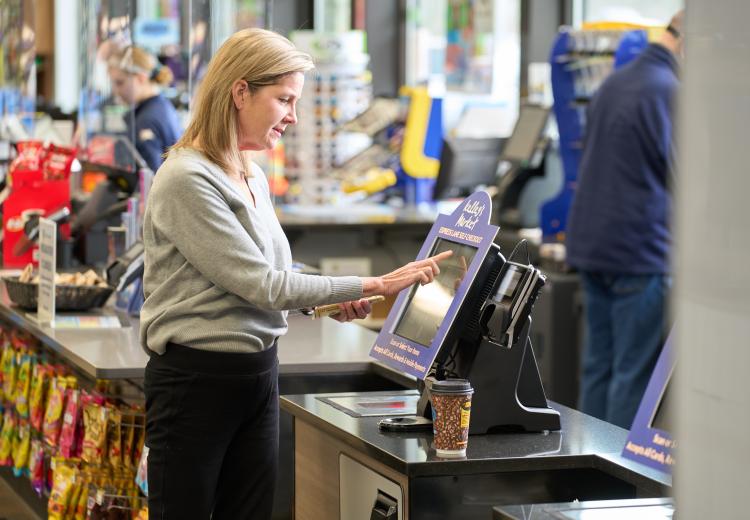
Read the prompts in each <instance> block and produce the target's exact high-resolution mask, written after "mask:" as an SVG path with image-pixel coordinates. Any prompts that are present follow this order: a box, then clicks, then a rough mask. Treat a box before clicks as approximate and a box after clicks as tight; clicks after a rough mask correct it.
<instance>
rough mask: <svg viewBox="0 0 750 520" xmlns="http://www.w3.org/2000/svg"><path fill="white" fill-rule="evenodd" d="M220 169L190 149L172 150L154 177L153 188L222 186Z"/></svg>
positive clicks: (222, 175)
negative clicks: (168, 186) (180, 185)
mask: <svg viewBox="0 0 750 520" xmlns="http://www.w3.org/2000/svg"><path fill="white" fill-rule="evenodd" d="M223 177H224V174H223V172H222V171H221V169H220V168H219V167H218V166H217V165H216V164H214V163H213V162H211V161H210V160H209V159H208V158H207V157H206V156H204V155H203V154H202V153H200V152H199V151H197V150H194V149H192V148H173V149H172V150H170V151H169V154H168V155H167V158H166V159H165V160H164V163H162V165H161V167H160V168H159V171H158V172H157V174H156V176H155V177H154V187H157V186H158V185H170V186H173V185H175V184H196V183H198V184H205V183H208V184H214V185H217V184H223V183H222V182H221V181H222V178H223Z"/></svg>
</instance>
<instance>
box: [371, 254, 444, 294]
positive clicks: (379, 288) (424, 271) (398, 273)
mask: <svg viewBox="0 0 750 520" xmlns="http://www.w3.org/2000/svg"><path fill="white" fill-rule="evenodd" d="M452 254H453V251H443V252H442V253H440V254H438V255H435V256H431V257H430V258H425V259H424V260H416V261H414V262H409V263H408V264H406V265H405V266H403V267H400V268H399V269H396V270H395V271H392V272H390V273H388V274H385V275H383V276H376V277H368V278H363V279H362V295H363V296H365V297H367V296H374V295H376V294H382V295H383V296H388V295H390V294H398V293H399V292H401V291H402V290H404V289H406V288H407V287H411V286H412V285H414V284H415V283H419V284H422V285H426V284H428V283H430V282H432V281H433V280H434V279H435V276H437V275H438V274H439V273H440V268H439V267H438V264H439V263H440V262H442V261H443V260H445V259H446V258H449V257H450V256H451V255H452Z"/></svg>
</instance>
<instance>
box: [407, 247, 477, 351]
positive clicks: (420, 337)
mask: <svg viewBox="0 0 750 520" xmlns="http://www.w3.org/2000/svg"><path fill="white" fill-rule="evenodd" d="M449 250H452V251H453V255H452V256H451V257H450V258H448V259H447V260H444V261H443V262H441V263H440V274H438V275H437V276H436V277H435V280H434V281H433V282H432V283H430V284H427V285H417V286H416V287H415V288H413V289H412V290H411V293H410V294H409V299H408V300H407V303H406V305H405V309H404V313H403V314H402V315H401V319H400V320H399V321H398V324H397V325H396V329H395V330H394V331H393V332H394V334H397V335H399V336H401V337H402V338H405V339H408V340H411V341H413V342H415V343H418V344H420V345H423V346H425V347H429V346H430V345H431V344H432V341H433V340H434V339H435V334H436V333H437V331H438V329H439V328H440V325H441V324H442V323H443V318H445V316H446V314H447V313H448V308H449V307H450V305H451V303H453V297H454V296H455V294H456V290H457V289H458V287H459V286H460V285H461V282H462V280H463V279H464V276H465V275H466V271H467V269H468V267H469V265H470V264H471V261H472V260H473V259H474V255H475V254H476V252H477V249H476V248H475V247H471V246H466V245H463V244H459V243H457V242H451V241H449V240H444V239H442V238H438V239H437V241H436V242H435V246H434V247H433V248H432V251H431V252H430V254H429V256H433V255H437V254H439V253H442V252H443V251H449Z"/></svg>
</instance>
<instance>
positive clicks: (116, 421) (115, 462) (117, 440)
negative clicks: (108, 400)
mask: <svg viewBox="0 0 750 520" xmlns="http://www.w3.org/2000/svg"><path fill="white" fill-rule="evenodd" d="M107 448H108V449H107V459H108V460H109V463H110V464H111V465H112V467H113V468H119V467H120V466H121V465H122V412H120V410H118V409H117V408H114V407H112V408H110V409H109V426H108V430H107Z"/></svg>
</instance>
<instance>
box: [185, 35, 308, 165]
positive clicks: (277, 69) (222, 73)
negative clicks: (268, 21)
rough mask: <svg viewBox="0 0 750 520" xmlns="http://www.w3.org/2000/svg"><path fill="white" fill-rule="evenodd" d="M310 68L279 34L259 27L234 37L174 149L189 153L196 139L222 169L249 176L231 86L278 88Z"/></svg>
mask: <svg viewBox="0 0 750 520" xmlns="http://www.w3.org/2000/svg"><path fill="white" fill-rule="evenodd" d="M312 68H314V65H313V61H312V58H311V57H310V55H309V54H306V53H304V52H302V51H299V50H297V49H296V48H295V47H294V45H293V44H292V42H290V41H289V40H287V39H286V38H284V37H283V36H281V35H280V34H278V33H275V32H273V31H267V30H265V29H257V28H253V29H243V30H241V31H238V32H236V33H234V34H233V35H232V36H230V37H229V39H228V40H227V41H226V42H224V44H223V45H222V46H221V47H220V48H219V50H218V51H217V52H216V54H215V55H214V56H213V58H212V59H211V61H210V63H209V64H208V70H207V71H206V75H205V76H204V77H203V80H202V82H201V85H200V87H199V89H198V93H197V95H196V98H195V104H194V108H193V113H192V117H191V120H190V124H189V125H188V127H187V129H186V130H185V133H183V134H182V137H181V138H180V140H179V141H177V143H175V145H174V146H173V148H191V147H193V146H194V145H193V143H194V141H195V140H196V139H197V140H199V142H200V148H201V152H203V154H204V155H205V156H206V157H207V158H208V159H210V160H211V161H212V162H214V163H215V164H217V165H218V166H220V167H221V168H222V169H223V170H225V171H228V170H232V169H238V170H239V171H244V173H245V175H249V174H250V168H249V165H248V164H247V162H246V161H245V158H244V156H243V154H242V153H241V152H240V149H239V136H238V129H237V126H238V120H237V109H236V108H235V105H234V100H233V98H232V85H233V84H234V83H235V82H236V81H237V80H245V81H246V82H247V84H248V88H249V89H250V92H255V91H257V90H258V89H259V88H261V87H265V86H268V85H275V84H277V83H278V82H279V80H280V79H281V78H283V77H284V76H287V75H289V74H292V73H295V72H306V71H308V70H311V69H312Z"/></svg>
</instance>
